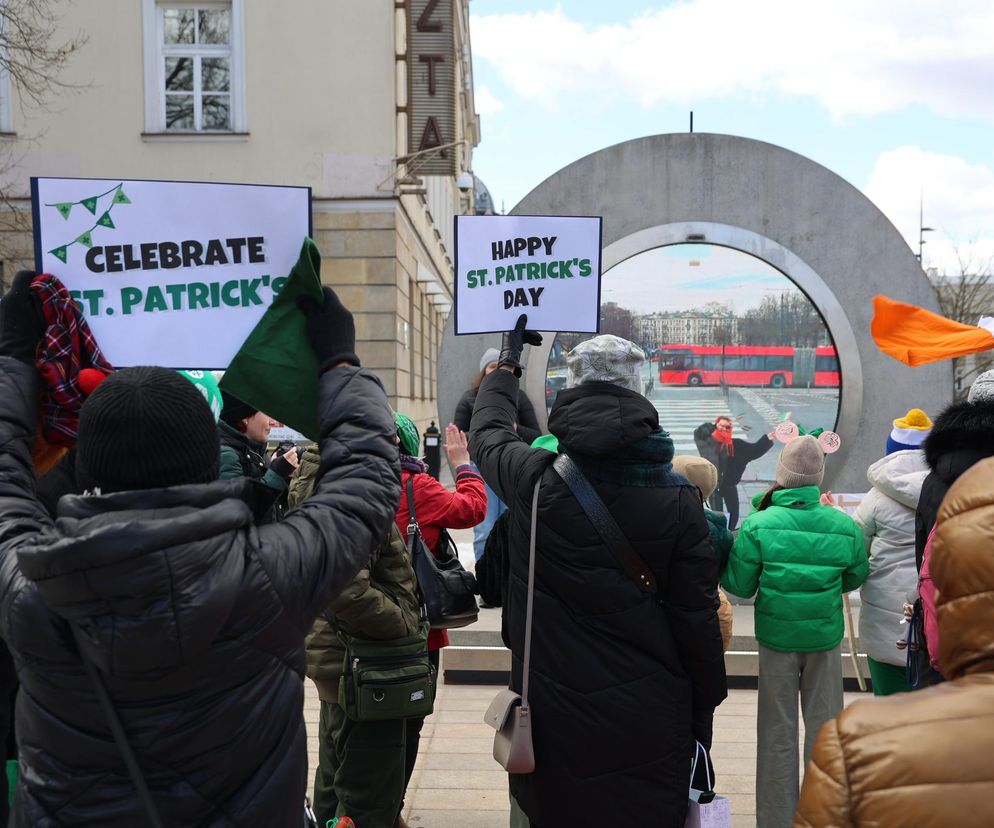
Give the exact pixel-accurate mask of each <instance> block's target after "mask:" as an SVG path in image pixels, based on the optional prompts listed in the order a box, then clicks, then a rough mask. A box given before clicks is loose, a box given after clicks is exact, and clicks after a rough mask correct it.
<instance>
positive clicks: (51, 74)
mask: <svg viewBox="0 0 994 828" xmlns="http://www.w3.org/2000/svg"><path fill="white" fill-rule="evenodd" d="M57 5H58V2H57V0H5V2H4V3H3V5H2V7H0V69H3V70H4V71H6V72H7V74H9V75H10V80H11V83H12V84H13V86H14V88H15V89H17V92H18V96H19V98H20V100H21V107H22V108H24V107H25V106H30V107H32V108H41V109H45V108H47V107H48V105H49V102H50V101H51V99H52V97H53V96H56V95H58V94H62V93H65V92H69V91H74V90H78V89H80V88H82V86H80V85H78V84H75V83H71V82H69V81H66V80H65V79H63V78H62V77H61V73H62V70H63V69H65V67H66V64H67V63H68V62H69V59H70V58H71V57H72V56H73V54H75V53H76V52H77V51H79V49H80V48H81V47H82V46H83V44H85V43H86V41H87V37H86V35H85V34H83V33H82V32H77V33H76V34H75V35H73V36H72V37H69V38H68V39H66V40H63V39H62V37H61V32H60V31H59V21H60V19H61V15H60V14H59V12H58V11H57V9H56V6H57Z"/></svg>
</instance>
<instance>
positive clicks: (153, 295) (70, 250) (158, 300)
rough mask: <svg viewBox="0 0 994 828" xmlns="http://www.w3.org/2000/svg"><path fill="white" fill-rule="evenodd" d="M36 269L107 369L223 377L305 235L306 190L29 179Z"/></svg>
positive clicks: (283, 278)
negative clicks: (74, 308) (53, 280)
mask: <svg viewBox="0 0 994 828" xmlns="http://www.w3.org/2000/svg"><path fill="white" fill-rule="evenodd" d="M31 195H32V208H33V211H34V233H35V266H36V268H37V269H38V272H40V273H52V274H54V275H55V276H57V277H58V278H59V280H60V281H61V282H62V283H63V284H64V285H65V286H66V288H67V289H68V290H69V291H70V293H71V294H72V296H73V298H74V299H76V301H77V303H78V304H79V306H80V309H81V310H82V312H83V315H84V316H85V317H86V319H87V322H89V324H90V328H91V330H92V331H93V335H94V336H95V337H96V340H97V343H98V344H99V345H100V348H101V350H102V351H103V352H104V355H105V356H106V357H107V359H108V360H109V361H110V363H111V364H112V365H114V366H115V367H117V368H123V367H126V366H129V365H163V366H167V367H172V368H226V367H227V366H228V363H229V362H230V361H231V359H232V358H233V357H234V355H235V353H236V352H237V351H238V348H239V347H240V346H241V344H242V343H243V342H244V341H245V339H246V337H248V335H249V333H250V332H251V331H252V329H253V328H254V327H255V325H256V323H257V322H258V321H259V319H260V318H261V317H262V315H263V314H264V313H265V311H266V309H267V308H268V307H269V305H270V304H272V301H273V299H274V298H275V297H276V294H277V293H279V291H280V289H281V288H282V286H283V284H284V283H285V282H286V277H287V275H288V274H289V273H290V269H291V268H292V267H293V265H294V264H295V263H296V261H297V257H298V256H299V255H300V247H301V244H302V243H303V240H304V237H305V236H307V235H310V215H311V209H310V206H311V205H310V199H311V193H310V189H309V188H308V187H269V186H263V185H253V184H208V183H203V182H188V181H132V180H127V179H93V178H89V179H86V178H32V179H31Z"/></svg>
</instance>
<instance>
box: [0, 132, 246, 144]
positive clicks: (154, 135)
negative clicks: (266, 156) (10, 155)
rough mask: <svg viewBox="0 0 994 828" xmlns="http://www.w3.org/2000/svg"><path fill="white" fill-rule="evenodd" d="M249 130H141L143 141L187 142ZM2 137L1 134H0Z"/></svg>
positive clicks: (240, 137) (234, 137)
mask: <svg viewBox="0 0 994 828" xmlns="http://www.w3.org/2000/svg"><path fill="white" fill-rule="evenodd" d="M251 134H252V133H251V132H143V133H142V134H141V138H142V141H144V142H145V143H152V144H157V143H166V144H169V143H175V142H178V143H188V142H196V141H207V142H209V143H217V142H226V141H247V140H248V139H249V136H250V135H251ZM0 137H2V134H0Z"/></svg>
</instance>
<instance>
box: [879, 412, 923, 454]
mask: <svg viewBox="0 0 994 828" xmlns="http://www.w3.org/2000/svg"><path fill="white" fill-rule="evenodd" d="M931 430H932V421H931V420H930V419H929V417H928V414H926V413H925V412H924V411H922V410H921V409H920V408H912V409H911V410H910V411H909V412H908V413H907V414H905V415H904V416H903V417H898V418H897V419H896V420H894V428H893V430H892V431H891V433H890V436H889V437H888V438H887V453H888V454H890V453H891V452H895V451H909V450H915V449H920V448H921V447H922V443H924V442H925V438H926V437H928V435H929V432H930V431H931Z"/></svg>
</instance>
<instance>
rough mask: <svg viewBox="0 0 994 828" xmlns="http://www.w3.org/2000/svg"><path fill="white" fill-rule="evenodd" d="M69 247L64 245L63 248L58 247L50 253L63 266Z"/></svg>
mask: <svg viewBox="0 0 994 828" xmlns="http://www.w3.org/2000/svg"><path fill="white" fill-rule="evenodd" d="M67 247H68V245H62V247H56V248H55V249H54V250H49V251H48V252H49V253H51V254H52V255H53V256H55V258H56V259H59V260H60V261H61V262H62V264H65V263H66V253H67Z"/></svg>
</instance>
